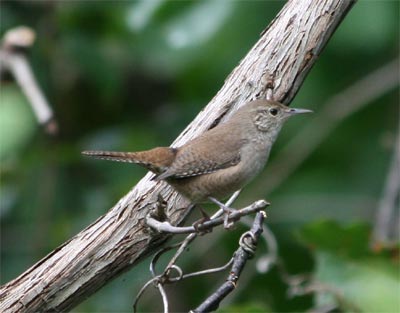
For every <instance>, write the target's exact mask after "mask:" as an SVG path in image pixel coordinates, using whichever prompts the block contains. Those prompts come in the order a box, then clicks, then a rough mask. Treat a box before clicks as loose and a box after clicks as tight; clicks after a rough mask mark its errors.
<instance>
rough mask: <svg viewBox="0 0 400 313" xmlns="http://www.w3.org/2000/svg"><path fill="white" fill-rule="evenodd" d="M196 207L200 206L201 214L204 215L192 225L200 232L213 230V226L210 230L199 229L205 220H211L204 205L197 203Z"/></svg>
mask: <svg viewBox="0 0 400 313" xmlns="http://www.w3.org/2000/svg"><path fill="white" fill-rule="evenodd" d="M196 207H198V208H199V210H200V213H201V215H202V216H203V217H202V218H200V219H198V220H197V221H195V222H194V223H193V224H192V226H193V227H194V229H195V230H196V232H198V233H200V234H204V233H210V232H211V231H212V228H211V229H210V230H207V231H201V230H200V229H199V227H200V225H201V224H203V223H204V222H207V221H209V220H210V216H209V215H208V214H207V212H206V211H204V209H203V207H201V206H199V205H196Z"/></svg>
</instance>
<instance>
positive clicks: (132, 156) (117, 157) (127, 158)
mask: <svg viewBox="0 0 400 313" xmlns="http://www.w3.org/2000/svg"><path fill="white" fill-rule="evenodd" d="M82 154H83V155H85V156H89V157H93V158H96V159H100V160H108V161H116V162H127V163H142V162H141V161H140V160H138V159H137V158H136V153H135V152H115V151H82Z"/></svg>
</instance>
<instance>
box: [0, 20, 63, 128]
mask: <svg viewBox="0 0 400 313" xmlns="http://www.w3.org/2000/svg"><path fill="white" fill-rule="evenodd" d="M35 37H36V34H35V32H34V31H33V30H32V29H30V28H28V27H24V26H22V27H16V28H13V29H10V30H9V31H8V32H6V34H5V35H4V38H3V43H2V46H1V48H0V64H1V70H2V71H4V70H8V71H10V72H11V74H12V75H13V77H14V78H15V80H16V81H17V83H18V85H19V86H20V87H21V89H22V91H23V92H24V94H25V96H26V98H27V99H28V102H29V104H30V105H31V107H32V110H33V113H34V114H35V116H36V119H37V121H38V123H39V124H41V125H45V127H46V131H47V132H48V133H50V134H54V133H56V132H57V124H56V122H55V120H54V114H53V111H52V109H51V107H50V105H49V103H48V102H47V100H46V98H45V96H44V94H43V92H42V90H41V89H40V87H39V85H38V83H37V81H36V78H35V76H34V75H33V72H32V69H31V66H30V64H29V62H28V60H27V58H26V56H25V53H23V51H24V50H25V49H26V48H28V47H30V46H31V45H32V44H33V42H34V41H35Z"/></svg>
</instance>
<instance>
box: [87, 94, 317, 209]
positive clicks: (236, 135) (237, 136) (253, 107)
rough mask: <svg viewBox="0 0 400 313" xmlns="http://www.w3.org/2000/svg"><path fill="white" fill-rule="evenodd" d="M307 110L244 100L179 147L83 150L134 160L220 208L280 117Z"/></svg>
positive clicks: (252, 167) (245, 177)
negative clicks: (138, 150) (197, 135)
mask: <svg viewBox="0 0 400 313" xmlns="http://www.w3.org/2000/svg"><path fill="white" fill-rule="evenodd" d="M308 112H312V111H310V110H305V109H292V108H289V107H287V106H285V105H283V104H281V103H279V102H276V101H268V100H255V101H251V102H249V103H247V104H245V105H244V106H243V107H241V108H240V109H239V110H238V111H237V112H235V113H234V114H233V115H232V117H231V118H230V119H229V120H227V121H226V122H225V123H222V124H219V125H217V126H216V127H214V128H212V129H210V130H208V131H206V132H205V133H203V134H202V135H200V136H199V137H197V138H195V139H193V140H190V141H189V142H187V143H185V144H184V145H182V146H181V147H178V148H171V147H158V148H154V149H151V150H146V151H140V152H112V151H84V152H82V153H83V154H84V155H87V156H91V157H95V158H98V159H104V160H111V161H120V162H129V163H137V164H140V165H141V166H143V167H145V168H147V169H148V170H150V171H152V172H153V173H155V174H156V175H155V176H154V178H153V179H154V180H156V181H159V180H165V181H166V182H167V183H169V184H170V185H171V186H172V187H173V188H175V189H176V190H177V191H178V192H179V193H181V194H182V195H184V196H185V197H187V198H188V199H189V200H191V201H192V202H193V203H201V202H204V201H207V200H210V201H212V202H214V203H217V204H218V205H219V206H220V207H222V208H223V209H224V210H225V211H228V212H229V210H230V209H229V208H226V207H224V205H223V204H222V203H221V202H219V201H218V200H217V199H223V198H225V197H227V196H229V195H230V194H231V193H233V192H235V191H236V190H238V189H240V188H242V187H244V186H245V185H246V184H247V183H248V182H249V181H251V180H252V179H253V178H254V177H255V176H256V175H257V174H258V173H259V172H260V171H261V170H262V169H263V167H264V165H265V163H266V162H267V159H268V155H269V152H270V150H271V147H272V144H273V143H274V141H275V139H276V137H277V136H278V133H279V131H280V129H281V127H282V125H283V124H284V122H285V121H286V120H287V119H288V118H289V117H290V116H292V115H295V114H299V113H308Z"/></svg>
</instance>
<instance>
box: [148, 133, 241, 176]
mask: <svg viewBox="0 0 400 313" xmlns="http://www.w3.org/2000/svg"><path fill="white" fill-rule="evenodd" d="M217 137H218V136H217ZM226 137H228V138H215V137H213V138H212V140H211V141H210V136H203V137H199V138H196V139H194V140H193V141H192V142H190V143H188V144H187V145H185V146H183V147H182V148H180V149H178V152H177V154H176V158H175V160H174V162H173V163H172V164H171V166H170V167H169V168H168V169H167V170H166V171H165V172H163V173H161V174H160V175H158V176H156V177H155V180H162V179H166V178H178V179H179V178H185V177H193V176H198V175H204V174H209V173H212V172H215V171H218V170H220V169H225V168H228V167H231V166H235V165H236V164H238V163H239V162H240V148H241V146H242V145H243V144H244V143H245V140H237V139H236V140H229V137H230V136H229V135H228V136H226Z"/></svg>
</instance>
